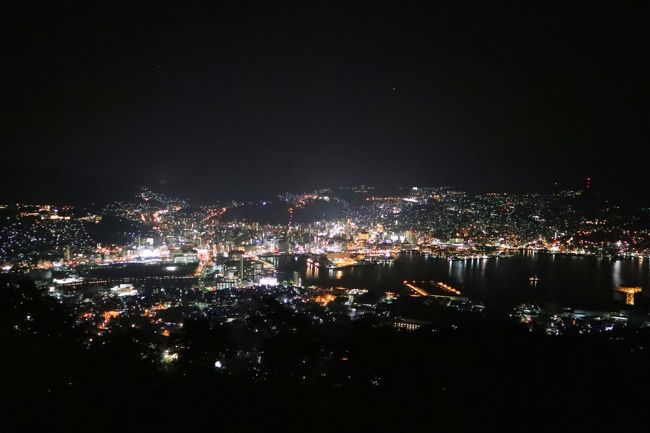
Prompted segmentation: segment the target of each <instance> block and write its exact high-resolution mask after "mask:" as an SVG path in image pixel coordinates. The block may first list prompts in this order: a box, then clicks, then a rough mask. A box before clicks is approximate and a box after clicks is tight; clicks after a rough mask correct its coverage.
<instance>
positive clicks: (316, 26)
mask: <svg viewBox="0 0 650 433" xmlns="http://www.w3.org/2000/svg"><path fill="white" fill-rule="evenodd" d="M14 3H16V4H17V5H14V6H13V9H5V11H4V12H3V18H2V21H3V22H2V26H3V29H4V30H3V33H4V34H5V36H4V37H3V38H2V39H3V40H2V56H3V62H2V65H3V66H2V69H3V75H5V78H4V79H3V86H2V87H3V91H2V92H3V93H4V95H3V97H2V99H3V102H2V113H1V115H2V118H1V120H0V122H1V124H0V127H1V130H0V139H1V140H2V141H1V142H2V162H0V170H1V175H0V180H1V181H2V183H1V187H0V202H2V201H7V200H15V199H43V200H46V199H53V200H54V199H57V200H63V199H65V200H67V199H70V200H85V199H88V198H98V200H100V201H101V197H103V196H109V195H111V194H115V193H121V192H125V191H127V192H130V191H132V190H135V189H137V188H138V187H139V186H140V185H143V184H148V185H151V186H153V187H154V188H155V187H156V186H160V188H164V189H166V190H169V191H172V192H176V193H178V194H181V195H184V196H186V197H189V198H191V199H194V200H197V201H211V200H215V199H219V198H224V197H228V196H245V195H251V194H254V195H264V194H267V193H270V192H278V191H282V190H304V189H306V188H311V187H318V186H324V185H338V184H356V183H376V184H399V185H409V184H414V183H418V184H431V185H436V184H445V185H455V186H458V187H461V188H467V189H473V190H542V189H545V188H548V187H549V186H550V185H552V183H553V182H555V181H558V182H561V183H564V184H576V183H578V182H580V181H581V179H582V178H584V177H585V176H587V175H590V176H592V177H593V178H594V185H595V186H598V185H601V186H605V185H607V186H608V187H612V186H621V187H625V186H626V185H627V183H626V182H627V181H630V180H633V181H637V182H641V181H645V179H644V178H645V176H646V175H647V172H648V170H647V161H648V160H647V159H646V158H645V157H644V156H643V153H644V150H645V147H647V144H648V125H649V124H650V123H649V120H650V119H649V118H648V117H649V116H650V114H649V113H650V110H649V109H648V100H649V99H648V97H649V96H650V93H649V91H648V89H649V77H650V70H649V69H648V47H650V38H649V37H648V30H647V18H648V14H647V12H648V10H647V8H645V10H644V9H642V7H641V5H642V4H643V3H644V2H642V1H638V2H629V3H624V2H611V3H610V8H597V7H594V6H593V5H589V3H584V4H582V5H581V7H580V8H578V7H577V6H576V8H575V9H566V3H569V2H558V3H553V2H512V3H511V4H509V5H506V4H503V3H501V4H499V6H495V5H494V4H493V2H483V3H486V4H487V3H490V4H491V5H490V7H477V6H470V5H468V4H466V3H462V2H457V1H453V2H430V3H431V4H429V5H428V6H427V8H426V9H424V8H422V9H416V8H414V7H412V6H408V5H406V4H405V3H408V2H402V1H399V2H398V1H396V2H393V3H382V2H368V3H356V4H355V5H352V4H349V3H352V2H342V3H338V4H334V3H330V2H295V3H280V2H267V4H266V6H263V7H260V6H259V5H257V4H252V3H247V2H234V1H233V2H215V3H219V4H220V5H219V6H214V7H213V8H212V9H199V8H194V7H193V6H191V5H188V3H192V2H175V5H173V6H165V5H162V4H155V3H151V4H147V5H144V4H141V5H138V4H135V3H139V2H125V3H116V2H101V3H100V2H85V3H79V4H73V3H65V2H49V4H47V5H45V4H37V3H27V2H14ZM477 3H478V2H477ZM523 3H525V4H526V5H522V4H523ZM594 3H595V2H594ZM635 187H636V188H647V187H646V186H645V185H644V184H639V183H637V184H636V186H635Z"/></svg>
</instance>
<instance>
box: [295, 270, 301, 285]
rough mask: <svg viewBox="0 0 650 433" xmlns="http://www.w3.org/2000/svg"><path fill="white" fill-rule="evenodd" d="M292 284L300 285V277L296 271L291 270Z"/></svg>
mask: <svg viewBox="0 0 650 433" xmlns="http://www.w3.org/2000/svg"><path fill="white" fill-rule="evenodd" d="M293 285H294V287H302V278H301V277H300V272H298V271H293Z"/></svg>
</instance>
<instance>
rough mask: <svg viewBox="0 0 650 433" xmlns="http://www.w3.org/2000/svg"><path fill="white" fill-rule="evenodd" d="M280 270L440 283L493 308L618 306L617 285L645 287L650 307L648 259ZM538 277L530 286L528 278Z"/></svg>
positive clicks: (375, 282) (391, 286)
mask: <svg viewBox="0 0 650 433" xmlns="http://www.w3.org/2000/svg"><path fill="white" fill-rule="evenodd" d="M287 262H290V263H288V264H286V262H285V263H284V264H283V265H281V270H284V271H286V272H289V273H290V272H291V271H293V270H298V271H300V272H301V273H302V274H303V280H304V281H305V283H306V284H314V285H319V286H328V285H332V286H344V287H357V288H367V289H369V290H371V291H376V292H377V293H383V292H384V291H386V290H393V291H394V290H400V289H403V285H402V281H403V280H417V281H422V280H425V281H429V280H435V281H442V282H445V283H448V284H451V285H453V286H454V287H457V288H459V289H460V290H461V291H462V292H463V294H465V295H468V296H470V297H472V298H474V299H480V300H483V301H485V302H487V303H493V304H511V303H518V302H524V301H529V300H533V301H540V302H554V303H561V304H568V305H581V304H585V303H586V304H590V303H599V302H612V301H614V302H620V300H621V298H620V293H617V292H616V291H615V289H616V288H617V287H619V286H622V285H624V286H641V287H642V288H643V289H644V291H643V292H642V293H641V294H639V295H638V296H637V301H639V302H638V303H637V304H638V305H643V304H644V300H645V299H647V301H645V304H646V305H648V307H650V261H649V260H645V261H642V260H638V259H618V260H615V259H609V258H598V257H581V256H568V255H561V254H546V253H532V252H522V253H517V254H515V255H514V256H513V257H504V258H490V259H483V260H478V259H476V260H466V261H462V260H461V261H448V260H446V259H436V258H431V257H425V256H422V255H416V254H413V255H411V254H404V255H402V256H400V258H399V259H398V260H397V261H395V263H394V264H390V265H389V264H385V265H381V264H378V265H376V266H372V267H362V268H351V269H343V270H337V271H334V272H330V271H326V272H319V270H318V268H316V267H315V266H310V265H308V264H307V263H306V260H304V259H303V258H301V259H300V260H298V261H297V262H296V261H294V260H293V258H292V259H291V260H288V261H287ZM532 275H537V276H538V277H539V279H540V280H539V282H538V283H537V284H535V285H531V284H530V281H529V278H530V277H531V276H532Z"/></svg>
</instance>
